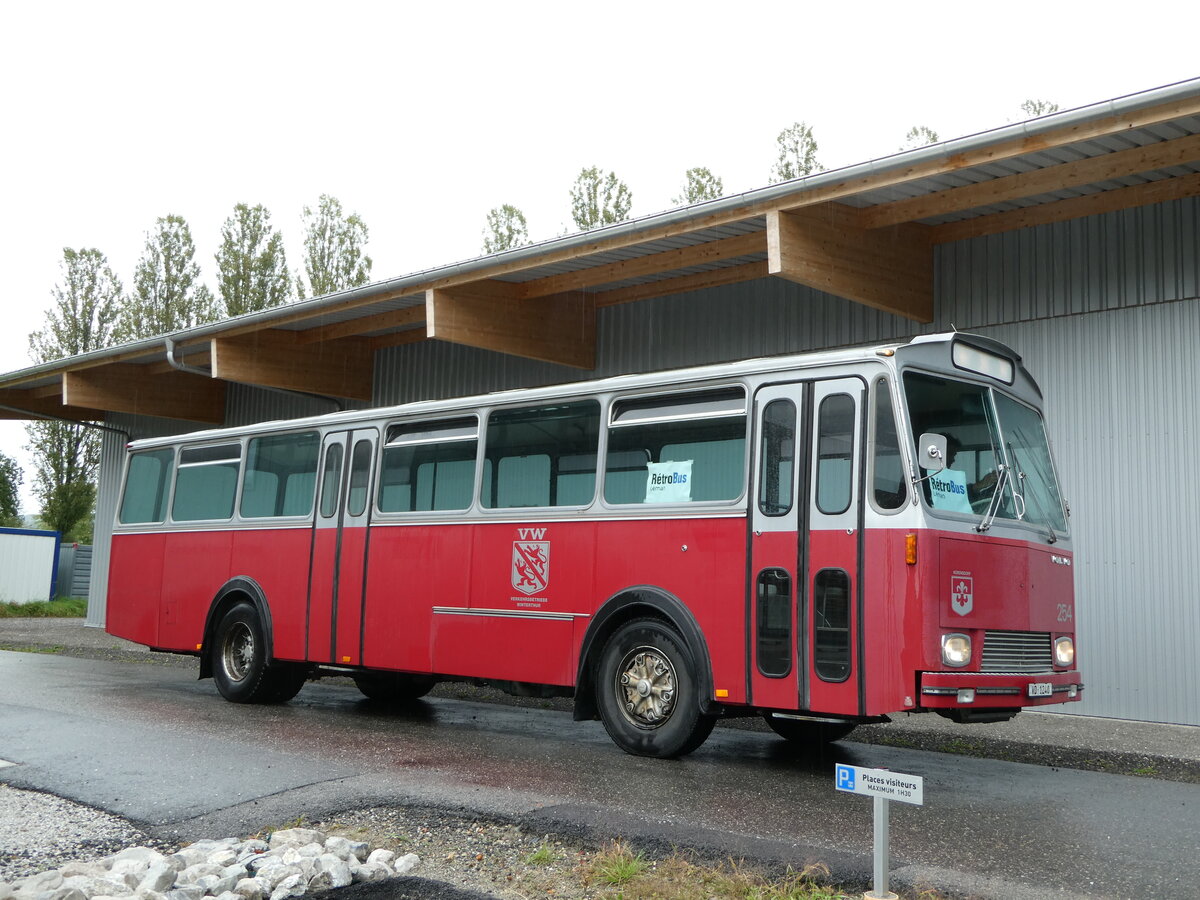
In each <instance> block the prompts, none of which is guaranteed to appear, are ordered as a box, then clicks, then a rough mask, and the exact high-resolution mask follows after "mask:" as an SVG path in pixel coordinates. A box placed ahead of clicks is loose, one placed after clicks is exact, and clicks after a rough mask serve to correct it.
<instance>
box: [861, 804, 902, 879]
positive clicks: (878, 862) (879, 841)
mask: <svg viewBox="0 0 1200 900" xmlns="http://www.w3.org/2000/svg"><path fill="white" fill-rule="evenodd" d="M873 799H874V800H875V889H874V890H873V891H871V893H869V894H867V895H866V896H867V897H870V898H872V900H898V898H897V897H896V895H895V894H893V893H892V892H891V891H889V890H888V810H889V807H890V805H891V801H890V800H888V799H887V798H885V797H880V796H879V795H878V794H877V795H875V797H874V798H873Z"/></svg>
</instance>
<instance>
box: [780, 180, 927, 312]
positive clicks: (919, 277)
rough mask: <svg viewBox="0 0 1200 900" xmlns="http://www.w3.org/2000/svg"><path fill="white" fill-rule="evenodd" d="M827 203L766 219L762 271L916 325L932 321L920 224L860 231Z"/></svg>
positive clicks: (847, 212)
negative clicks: (764, 253) (909, 320)
mask: <svg viewBox="0 0 1200 900" xmlns="http://www.w3.org/2000/svg"><path fill="white" fill-rule="evenodd" d="M857 212H858V211H857V210H854V209H851V208H849V207H846V206H842V205H840V204H836V203H830V204H827V205H825V206H822V207H819V208H812V209H801V210H796V211H794V212H781V211H776V212H772V213H768V215H767V247H768V257H767V264H768V271H769V272H770V273H771V274H772V275H778V276H779V277H781V278H786V279H788V280H789V281H795V282H796V283H798V284H803V285H806V286H808V287H811V288H816V289H817V290H820V291H824V292H826V293H828V294H833V295H835V296H837V297H844V298H845V299H847V300H853V301H855V302H856V303H862V304H864V305H866V306H870V307H872V308H874V309H880V310H883V311H884V312H889V313H893V314H895V315H898V316H904V317H905V318H907V319H913V320H914V321H917V322H931V321H933V245H932V244H931V242H930V240H929V229H928V228H927V227H926V226H923V225H893V226H891V227H890V228H886V229H876V230H874V231H867V230H865V229H863V228H861V227H859V225H858V219H857Z"/></svg>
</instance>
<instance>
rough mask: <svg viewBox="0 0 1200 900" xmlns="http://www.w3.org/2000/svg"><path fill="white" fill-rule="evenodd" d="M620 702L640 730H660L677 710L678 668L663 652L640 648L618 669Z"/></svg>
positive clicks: (618, 696) (617, 683)
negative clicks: (676, 678) (676, 682)
mask: <svg viewBox="0 0 1200 900" xmlns="http://www.w3.org/2000/svg"><path fill="white" fill-rule="evenodd" d="M615 688H616V695H617V702H618V704H619V705H620V707H621V711H622V712H623V713H624V714H625V718H626V719H628V720H629V721H630V722H631V723H632V724H634V725H636V726H637V727H638V728H658V727H659V726H661V725H662V724H663V723H665V722H666V721H667V719H669V718H670V717H671V712H672V711H673V710H674V709H675V667H674V666H672V665H671V661H670V660H669V659H668V658H667V657H666V655H665V654H663V653H662V652H661V651H659V650H656V649H655V648H653V647H638V648H636V649H634V650H631V651H629V652H628V653H626V654H625V658H624V659H623V660H621V664H620V665H619V666H618V667H617V675H616V685H615Z"/></svg>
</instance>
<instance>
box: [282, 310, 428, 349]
mask: <svg viewBox="0 0 1200 900" xmlns="http://www.w3.org/2000/svg"><path fill="white" fill-rule="evenodd" d="M424 321H425V304H423V303H422V304H420V305H418V306H410V307H407V308H406V309H392V310H388V311H387V312H382V313H376V314H375V315H373V316H360V317H359V318H357V319H348V320H347V321H345V322H335V323H334V324H332V325H321V326H320V327H318V328H309V329H306V330H304V331H297V332H296V335H297V337H296V342H297V343H299V344H312V343H316V342H318V341H331V340H336V339H337V338H343V337H353V336H356V335H363V334H368V333H369V332H372V331H383V330H384V329H385V328H403V327H404V326H406V325H415V324H416V323H417V322H424Z"/></svg>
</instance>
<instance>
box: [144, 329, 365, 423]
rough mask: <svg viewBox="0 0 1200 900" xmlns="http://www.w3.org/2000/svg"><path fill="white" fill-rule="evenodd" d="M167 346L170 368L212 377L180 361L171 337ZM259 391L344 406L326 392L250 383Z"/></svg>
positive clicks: (336, 409)
mask: <svg viewBox="0 0 1200 900" xmlns="http://www.w3.org/2000/svg"><path fill="white" fill-rule="evenodd" d="M163 341H164V343H165V344H166V347H167V365H169V366H170V367H171V368H172V369H176V370H177V371H180V372H187V373H189V374H191V375H202V376H204V377H205V378H212V377H213V373H212V372H211V371H210V370H208V369H201V368H198V367H197V366H189V365H188V364H187V363H185V362H182V361H180V360H179V359H177V358H176V356H175V348H176V347H178V346H179V345H178V344H176V343H175V341H174V340H173V339H171V338H169V337H168V338H163ZM251 386H252V387H256V388H258V389H259V390H261V391H273V392H274V393H276V394H285V395H287V396H289V397H304V398H305V399H306V400H324V401H325V402H326V403H332V404H333V408H334V410H335V411H337V412H342V411H343V410H345V408H346V404H345V402H343V401H342V400H341V399H340V398H338V397H330V396H328V395H327V394H310V393H309V392H308V391H293V390H289V389H288V388H280V387H272V386H271V385H269V384H255V385H251Z"/></svg>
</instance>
